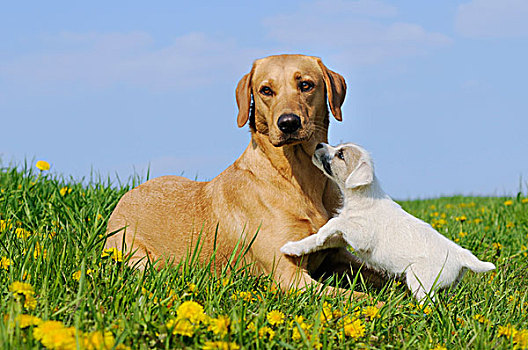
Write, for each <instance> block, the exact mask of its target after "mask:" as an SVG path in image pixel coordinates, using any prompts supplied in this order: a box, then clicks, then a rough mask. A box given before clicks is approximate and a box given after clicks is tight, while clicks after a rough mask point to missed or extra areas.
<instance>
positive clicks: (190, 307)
mask: <svg viewBox="0 0 528 350" xmlns="http://www.w3.org/2000/svg"><path fill="white" fill-rule="evenodd" d="M176 315H177V318H178V319H185V320H189V322H192V323H195V324H198V323H200V322H203V321H205V313H204V311H203V307H202V305H200V304H198V303H197V302H195V301H185V302H183V303H182V304H181V305H180V306H179V307H178V310H176Z"/></svg>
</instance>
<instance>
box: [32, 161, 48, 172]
mask: <svg viewBox="0 0 528 350" xmlns="http://www.w3.org/2000/svg"><path fill="white" fill-rule="evenodd" d="M35 166H36V167H37V169H38V170H40V171H48V170H50V164H49V163H48V162H46V161H45V160H39V161H38V162H37V164H35Z"/></svg>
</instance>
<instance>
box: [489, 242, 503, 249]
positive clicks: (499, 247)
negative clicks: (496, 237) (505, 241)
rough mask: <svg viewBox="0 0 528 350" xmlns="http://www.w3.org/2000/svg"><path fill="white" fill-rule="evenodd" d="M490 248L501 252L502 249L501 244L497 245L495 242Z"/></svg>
mask: <svg viewBox="0 0 528 350" xmlns="http://www.w3.org/2000/svg"><path fill="white" fill-rule="evenodd" d="M491 246H492V247H493V248H494V249H496V250H501V249H502V244H500V243H498V242H495V243H492V244H491Z"/></svg>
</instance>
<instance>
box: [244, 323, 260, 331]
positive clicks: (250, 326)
mask: <svg viewBox="0 0 528 350" xmlns="http://www.w3.org/2000/svg"><path fill="white" fill-rule="evenodd" d="M246 329H247V330H248V331H250V332H254V331H256V330H257V327H256V326H255V322H249V323H248V325H247V327H246Z"/></svg>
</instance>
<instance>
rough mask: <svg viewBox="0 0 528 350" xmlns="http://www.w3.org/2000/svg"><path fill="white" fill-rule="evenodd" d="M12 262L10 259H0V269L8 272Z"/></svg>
mask: <svg viewBox="0 0 528 350" xmlns="http://www.w3.org/2000/svg"><path fill="white" fill-rule="evenodd" d="M12 263H13V262H12V261H11V259H9V258H7V257H5V256H3V257H2V258H1V259H0V268H2V269H4V270H8V269H9V266H11V264H12Z"/></svg>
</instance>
